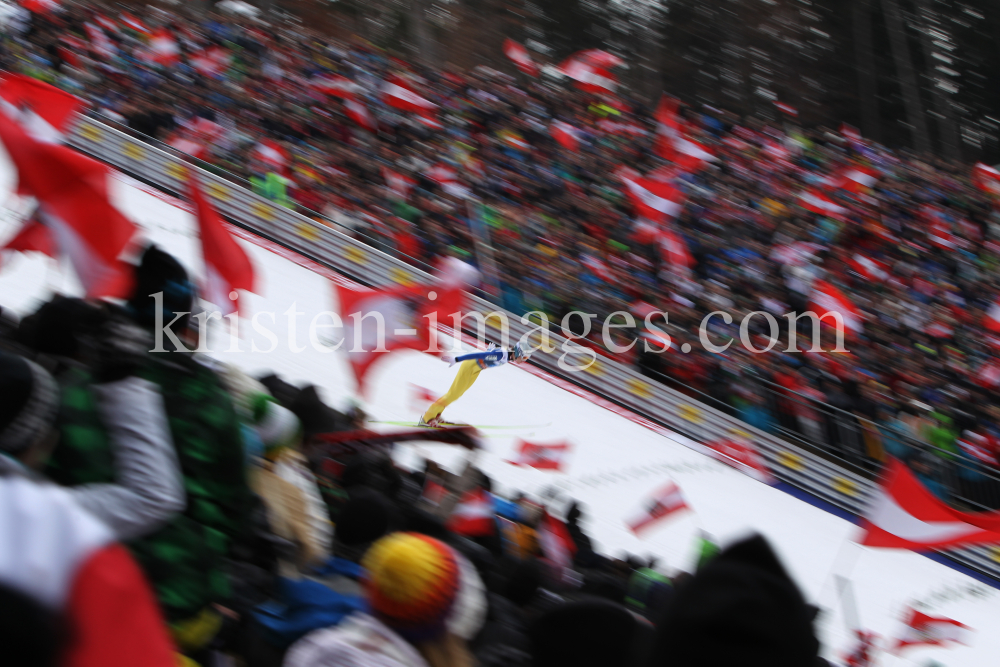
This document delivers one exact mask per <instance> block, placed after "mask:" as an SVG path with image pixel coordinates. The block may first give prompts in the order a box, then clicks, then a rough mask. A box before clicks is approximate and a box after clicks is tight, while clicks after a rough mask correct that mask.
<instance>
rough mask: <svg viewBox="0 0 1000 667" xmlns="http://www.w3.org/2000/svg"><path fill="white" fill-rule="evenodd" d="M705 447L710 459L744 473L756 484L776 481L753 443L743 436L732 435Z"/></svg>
mask: <svg viewBox="0 0 1000 667" xmlns="http://www.w3.org/2000/svg"><path fill="white" fill-rule="evenodd" d="M705 446H706V447H708V449H709V455H710V456H711V457H712V458H714V459H716V460H718V461H722V462H723V463H725V464H726V465H730V466H732V467H734V468H736V469H737V470H740V471H742V472H744V473H745V474H747V475H749V476H750V477H753V478H754V479H756V480H757V481H758V482H763V483H764V484H771V485H773V484H775V483H777V481H778V480H776V479H775V478H774V476H773V475H772V474H771V471H770V470H768V469H767V463H766V462H765V461H764V457H762V456H761V455H760V452H758V451H757V448H756V447H755V446H754V444H753V441H752V440H750V439H749V438H747V437H744V436H743V435H739V434H734V435H733V437H731V438H729V439H727V440H716V441H714V442H709V443H707V444H706V445H705Z"/></svg>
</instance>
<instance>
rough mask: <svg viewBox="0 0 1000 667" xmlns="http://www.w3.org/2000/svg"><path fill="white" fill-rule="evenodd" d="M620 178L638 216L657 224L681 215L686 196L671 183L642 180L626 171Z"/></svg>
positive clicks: (622, 171)
mask: <svg viewBox="0 0 1000 667" xmlns="http://www.w3.org/2000/svg"><path fill="white" fill-rule="evenodd" d="M618 176H619V178H620V179H621V181H622V184H623V185H624V186H625V194H626V195H627V196H628V198H629V200H630V201H631V202H632V205H633V206H635V209H636V213H637V214H638V215H640V216H642V217H644V218H648V219H649V220H652V221H654V222H656V221H662V220H663V219H664V218H667V217H670V218H674V217H677V216H678V215H679V214H680V212H681V208H682V206H683V202H684V195H683V194H682V193H681V192H680V191H679V190H678V189H677V188H675V187H674V186H673V185H671V184H670V183H664V182H663V181H656V180H652V179H649V178H641V177H638V176H635V175H633V173H632V172H629V171H624V170H621V171H619V172H618Z"/></svg>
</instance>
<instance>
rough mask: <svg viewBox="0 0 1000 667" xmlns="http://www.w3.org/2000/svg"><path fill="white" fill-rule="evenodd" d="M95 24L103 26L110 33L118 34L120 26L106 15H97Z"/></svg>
mask: <svg viewBox="0 0 1000 667" xmlns="http://www.w3.org/2000/svg"><path fill="white" fill-rule="evenodd" d="M94 23H96V24H97V25H99V26H101V27H102V28H104V29H105V30H107V31H108V32H115V33H116V32H118V31H119V28H118V24H117V23H115V22H114V21H113V20H112V19H110V18H108V17H107V16H105V15H104V14H97V15H96V16H94Z"/></svg>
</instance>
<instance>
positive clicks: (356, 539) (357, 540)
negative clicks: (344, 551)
mask: <svg viewBox="0 0 1000 667" xmlns="http://www.w3.org/2000/svg"><path fill="white" fill-rule="evenodd" d="M347 495H348V501H347V504H346V505H344V508H343V509H342V510H341V511H340V517H339V518H338V520H337V528H336V539H337V543H338V544H343V545H345V546H356V545H359V544H367V543H369V542H374V541H375V540H377V539H378V538H380V537H382V536H383V535H385V534H386V532H387V531H388V530H389V515H390V508H389V501H388V500H387V499H386V497H385V496H383V495H382V494H381V493H379V492H378V491H374V490H372V489H368V488H365V487H363V486H361V487H355V488H353V489H351V490H350V491H348V494H347Z"/></svg>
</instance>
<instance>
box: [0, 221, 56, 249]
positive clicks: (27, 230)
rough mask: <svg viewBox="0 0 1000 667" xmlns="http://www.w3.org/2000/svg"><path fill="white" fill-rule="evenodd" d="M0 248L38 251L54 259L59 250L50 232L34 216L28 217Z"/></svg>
mask: <svg viewBox="0 0 1000 667" xmlns="http://www.w3.org/2000/svg"><path fill="white" fill-rule="evenodd" d="M0 250H9V251H12V252H40V253H42V254H43V255H48V256H49V257H51V258H53V259H56V258H57V257H59V251H58V249H57V248H56V241H55V239H54V238H52V232H51V230H49V228H48V227H46V226H45V225H43V224H42V223H41V222H40V221H39V220H38V219H37V218H36V217H34V216H32V217H31V218H29V219H28V221H27V222H25V223H24V225H22V226H21V229H19V230H18V232H17V234H15V235H14V237H13V238H12V239H10V240H9V241H7V243H5V244H4V246H3V247H2V248H0Z"/></svg>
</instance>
